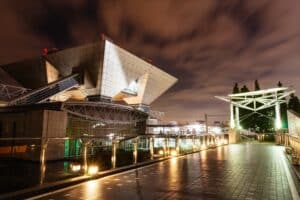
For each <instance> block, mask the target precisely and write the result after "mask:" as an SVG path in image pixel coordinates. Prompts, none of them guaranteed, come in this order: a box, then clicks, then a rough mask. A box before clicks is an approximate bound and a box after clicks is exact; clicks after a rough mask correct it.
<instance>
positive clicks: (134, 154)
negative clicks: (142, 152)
mask: <svg viewBox="0 0 300 200" xmlns="http://www.w3.org/2000/svg"><path fill="white" fill-rule="evenodd" d="M137 156H138V138H136V139H134V142H133V164H136V163H137Z"/></svg>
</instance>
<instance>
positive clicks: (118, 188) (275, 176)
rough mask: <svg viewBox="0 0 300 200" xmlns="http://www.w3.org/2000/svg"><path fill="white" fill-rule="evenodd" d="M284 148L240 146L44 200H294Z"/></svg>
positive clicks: (101, 181)
mask: <svg viewBox="0 0 300 200" xmlns="http://www.w3.org/2000/svg"><path fill="white" fill-rule="evenodd" d="M282 154H283V148H282V147H279V146H275V145H269V144H251V143H250V144H237V145H229V146H225V147H218V148H216V149H212V150H207V151H202V152H200V153H195V154H191V155H188V156H185V157H180V158H173V159H171V160H168V161H164V162H160V163H157V164H155V165H151V166H148V167H145V168H141V169H137V170H134V171H129V172H126V173H122V174H119V175H115V176H110V177H106V178H103V179H98V180H93V181H89V182H86V183H83V184H80V185H78V186H75V187H72V188H70V189H66V190H64V191H62V192H57V193H54V194H51V195H49V196H45V197H43V198H41V199H59V200H60V199H109V200H111V199H122V200H123V199H124V200H125V199H129V200H134V199H140V200H148V199H159V200H169V199H170V200H171V199H172V200H176V199H205V200H209V199H238V200H241V199H246V200H251V199H262V200H268V199H270V200H273V199H280V200H281V199H282V200H288V199H292V197H291V192H290V189H289V184H288V181H287V177H286V174H285V171H284V166H283V162H286V161H285V159H284V157H283V155H282Z"/></svg>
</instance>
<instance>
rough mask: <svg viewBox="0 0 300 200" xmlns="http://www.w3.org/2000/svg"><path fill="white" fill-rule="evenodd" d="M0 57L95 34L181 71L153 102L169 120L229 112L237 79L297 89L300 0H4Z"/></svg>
mask: <svg viewBox="0 0 300 200" xmlns="http://www.w3.org/2000/svg"><path fill="white" fill-rule="evenodd" d="M0 13H1V14H0V15H1V17H0V27H1V31H0V44H1V45H0V63H2V64H4V63H9V62H13V61H16V60H20V59H22V58H25V57H31V56H34V55H37V54H40V51H41V49H42V48H44V47H56V48H59V49H62V48H66V47H71V46H74V45H79V44H83V43H87V42H91V41H93V40H95V38H97V37H99V36H100V35H101V33H105V34H106V35H107V36H108V37H110V38H111V39H112V40H113V41H114V42H116V43H117V44H119V45H121V46H122V47H124V48H125V49H127V50H130V51H131V52H133V53H135V54H137V55H138V56H141V57H146V58H148V59H151V60H152V62H153V63H154V64H155V65H157V66H159V67H160V68H162V69H164V70H166V71H167V72H169V73H171V74H173V75H174V76H176V77H178V79H179V82H178V83H177V84H176V85H175V86H174V87H173V88H172V89H170V90H169V91H168V92H167V93H166V94H164V95H163V96H162V97H161V98H160V99H158V100H157V101H156V102H155V103H154V104H153V107H154V109H156V110H161V111H165V112H166V114H167V118H166V119H167V120H171V119H173V120H185V121H187V120H195V119H199V118H202V117H203V114H204V113H210V114H219V113H226V112H228V105H226V104H225V103H223V102H220V101H219V100H217V99H215V98H214V96H215V95H224V94H228V93H230V92H231V89H232V85H233V82H235V81H237V82H239V83H240V84H248V86H249V88H250V89H252V88H253V80H254V79H259V81H260V84H261V86H262V87H263V88H266V87H273V86H275V85H276V83H277V82H278V80H281V81H282V82H283V84H284V85H285V86H293V87H294V89H296V90H297V89H300V81H299V80H300V76H299V75H300V68H299V67H300V66H299V64H300V61H299V58H300V37H299V36H300V21H299V20H300V1H299V0H247V1H246V0H245V1H242V0H241V1H237V0H229V1H226V0H222V1H220V0H195V1H179V0H173V1H171V0H164V1H161V0H153V1H146V0H145V1H142V0H120V1H115V0H107V1H92V0H90V1H87V0H72V1H68V0H43V1H36V0H26V1H20V0H1V1H0Z"/></svg>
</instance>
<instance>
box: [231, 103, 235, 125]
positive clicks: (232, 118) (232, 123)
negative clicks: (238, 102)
mask: <svg viewBox="0 0 300 200" xmlns="http://www.w3.org/2000/svg"><path fill="white" fill-rule="evenodd" d="M234 127H235V124H234V114H233V104H232V103H230V128H234Z"/></svg>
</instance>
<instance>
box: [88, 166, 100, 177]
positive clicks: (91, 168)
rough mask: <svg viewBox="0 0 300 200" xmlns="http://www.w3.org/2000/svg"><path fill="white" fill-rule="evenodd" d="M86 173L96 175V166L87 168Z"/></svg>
mask: <svg viewBox="0 0 300 200" xmlns="http://www.w3.org/2000/svg"><path fill="white" fill-rule="evenodd" d="M87 172H88V174H89V175H95V174H97V173H98V166H96V165H91V166H89V167H88V171H87Z"/></svg>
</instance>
